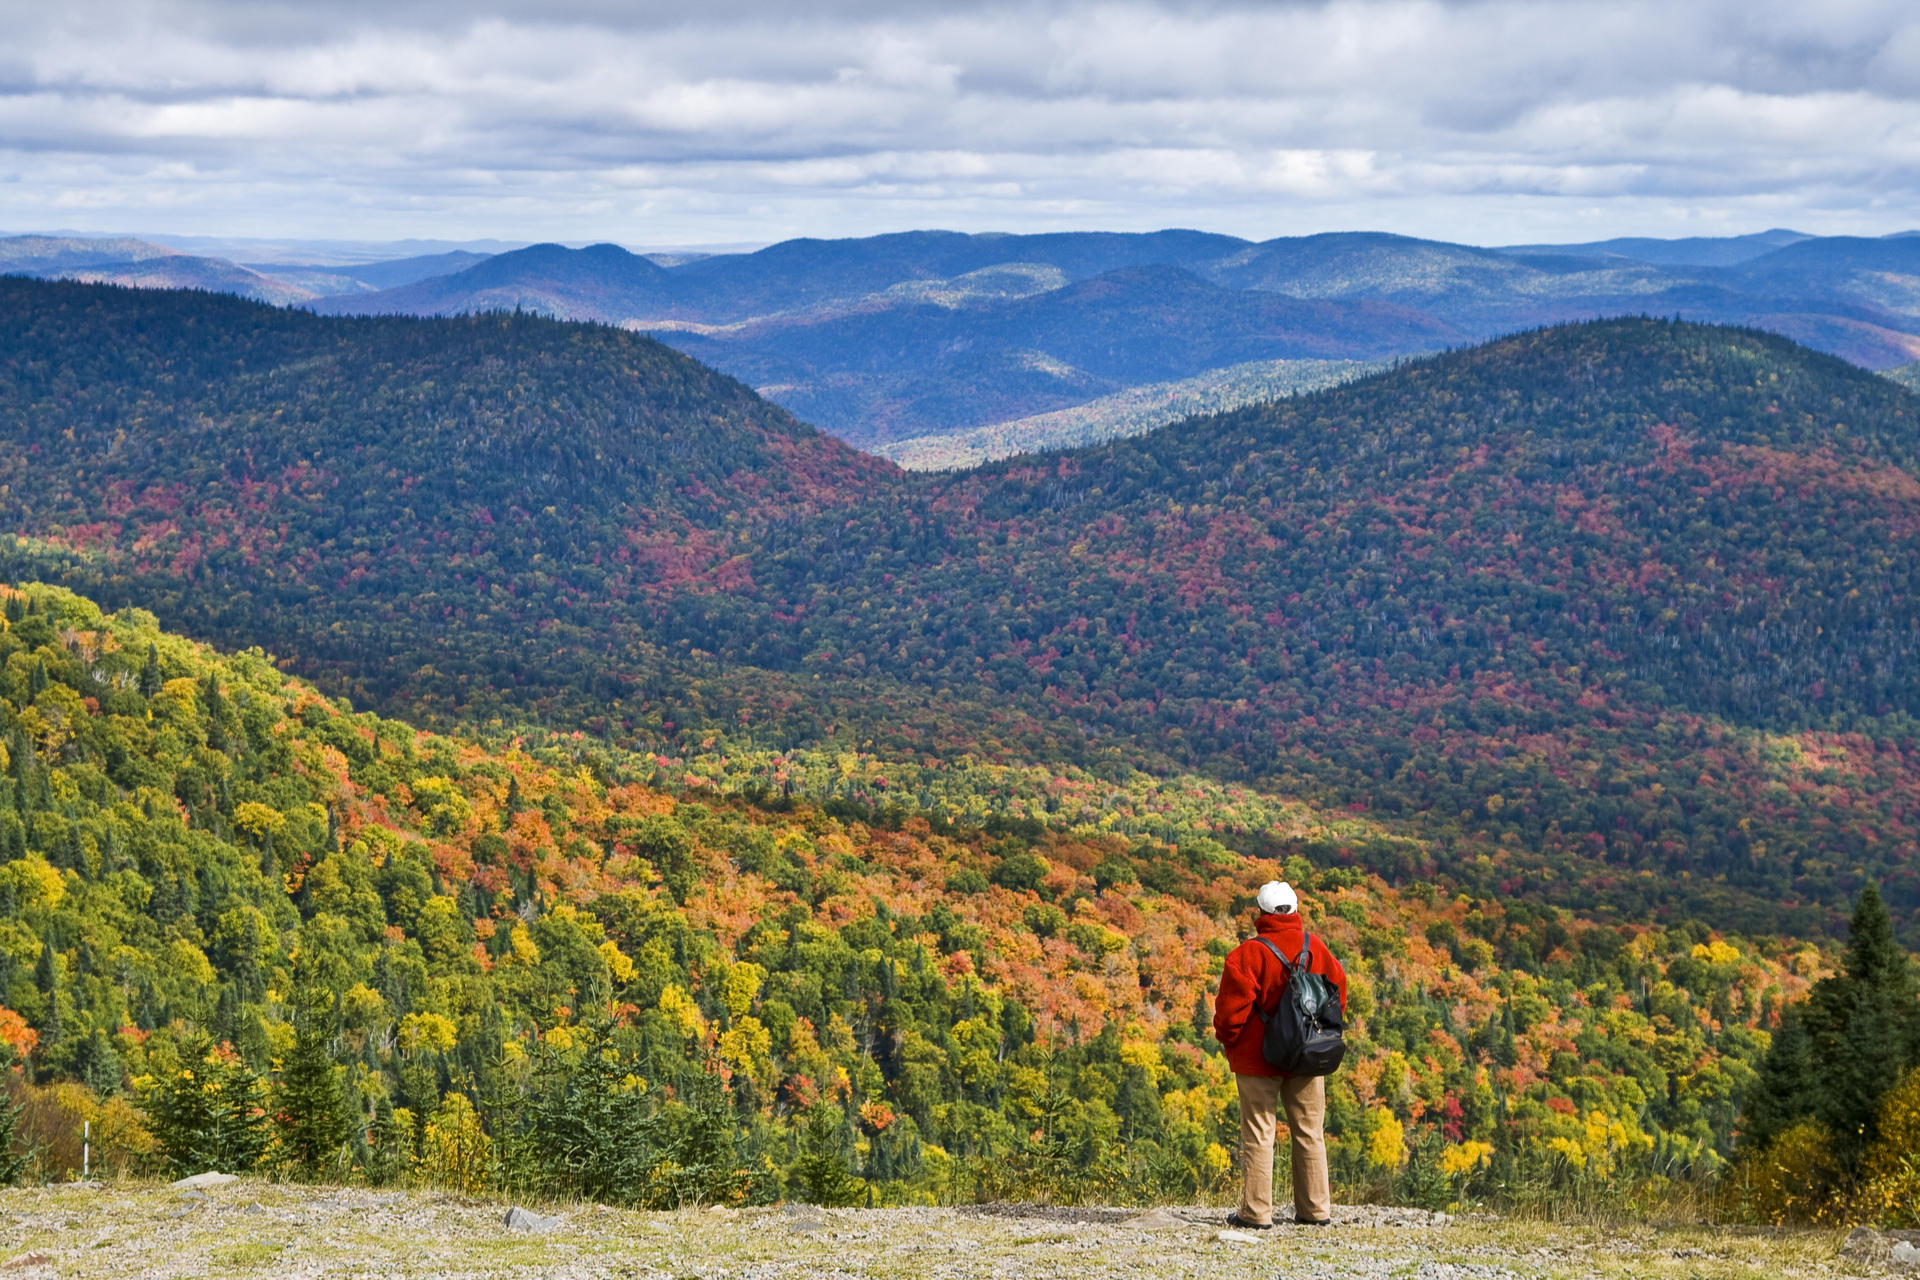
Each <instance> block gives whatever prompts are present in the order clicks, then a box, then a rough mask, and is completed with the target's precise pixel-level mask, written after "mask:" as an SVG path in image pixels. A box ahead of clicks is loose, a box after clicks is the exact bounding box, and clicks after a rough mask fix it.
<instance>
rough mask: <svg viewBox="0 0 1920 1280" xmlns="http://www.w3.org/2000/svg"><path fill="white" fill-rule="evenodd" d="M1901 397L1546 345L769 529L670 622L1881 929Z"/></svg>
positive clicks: (1462, 832)
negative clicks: (1858, 879)
mask: <svg viewBox="0 0 1920 1280" xmlns="http://www.w3.org/2000/svg"><path fill="white" fill-rule="evenodd" d="M1915 412H1916V403H1915V402H1914V401H1913V400H1912V399H1911V398H1910V397H1909V396H1908V395H1907V394H1906V393H1904V392H1902V391H1901V390H1899V389H1898V388H1896V387H1894V386H1893V385H1892V384H1890V383H1889V382H1887V381H1885V380H1882V379H1879V378H1876V377H1873V376H1871V375H1867V374H1864V373H1861V372H1859V371H1857V370H1854V369H1851V368H1849V367H1847V366H1845V365H1843V364H1841V363H1840V362H1838V361H1836V360H1832V359H1830V358H1827V357H1821V356H1816V355H1813V354H1812V353H1808V352H1805V351H1803V350H1799V349H1796V348H1794V347H1792V346H1791V345H1790V344H1788V343H1786V342H1784V341H1782V340H1779V339H1775V338H1769V337H1766V336H1763V335H1759V334H1754V333H1750V332H1748V333H1742V332H1733V331H1727V330H1714V329H1702V328H1696V327H1692V326H1685V325H1681V326H1673V325H1668V324H1664V323H1650V322H1637V321H1636V322H1612V323H1606V324H1598V325H1592V326H1586V327H1576V328H1568V329H1559V330H1550V331H1546V332H1543V333H1538V334H1533V335H1528V336H1526V337H1523V338H1519V339H1514V340H1510V341H1506V342H1502V343H1496V344H1492V345H1490V346H1487V347H1484V348H1479V349H1476V350H1474V351H1471V352H1464V353H1459V354H1456V355H1450V356H1445V357H1439V358H1436V359H1433V360H1430V361H1426V362H1423V363H1419V364H1416V365H1413V366H1409V367H1407V368H1404V369H1401V370H1398V371H1395V372H1393V373H1391V374H1384V375H1380V376H1378V377H1375V378H1372V379H1369V380H1366V381H1363V382H1360V383H1356V384H1353V385H1351V386H1348V387H1343V388H1338V389H1335V390H1332V391H1327V392H1322V393H1318V394H1315V395H1312V396H1307V397H1303V398H1300V399H1297V400H1294V401H1288V402H1283V403H1282V404H1279V405H1275V406H1272V407H1268V408H1262V409H1253V410H1245V411H1241V412H1240V413H1237V414H1231V415H1227V416H1224V417H1221V418H1218V419H1214V420H1212V421H1211V422H1209V423H1206V424H1187V425H1184V426H1182V427H1180V428H1177V429H1169V430H1164V431H1160V432H1156V433H1153V434H1151V435H1147V436H1143V437H1139V438H1137V439H1133V440H1128V441H1122V442H1115V443H1113V444H1109V445H1106V446H1102V447H1099V448H1095V449H1090V450H1085V451H1082V452H1079V453H1074V454H1068V455H1064V456H1060V457H1057V458H1045V459H1036V460H1032V461H1019V462H1012V463H1003V464H997V465H994V466H989V467H986V468H983V469H981V470H979V471H977V472H971V473H962V474H960V475H958V476H955V477H953V478H951V479H943V480H940V481H937V482H935V483H933V484H931V485H929V486H928V487H926V488H925V489H923V490H921V491H920V492H919V493H918V494H917V495H916V498H915V500H914V501H913V503H912V505H911V506H905V507H904V509H903V508H902V504H900V503H899V501H898V500H896V499H893V498H888V499H886V500H885V504H884V505H883V504H882V503H878V502H876V503H870V504H868V505H867V506H866V507H865V508H863V509H862V510H860V511H857V512H855V513H852V514H850V515H847V516H836V518H835V519H834V521H833V524H832V527H831V528H830V529H821V530H818V531H816V532H813V533H809V532H807V531H806V530H805V529H804V527H802V528H796V529H783V530H781V531H780V532H779V533H778V535H777V539H776V540H772V541H771V542H770V545H769V546H768V547H767V548H766V549H765V550H763V551H761V552H759V553H757V554H756V556H755V557H754V559H753V561H752V573H751V580H752V582H753V584H754V585H753V587H752V588H751V589H750V590H743V591H740V592H736V593H732V594H730V595H729V596H727V597H726V598H724V600H722V599H717V598H698V599H696V598H692V597H681V598H679V599H678V600H676V601H675V602H674V612H673V613H672V615H671V616H670V617H668V618H667V619H666V620H665V621H664V622H663V623H662V624H661V625H662V628H663V631H664V634H666V635H667V636H670V637H671V638H672V639H674V640H680V641H683V642H685V643H689V644H692V645H694V646H697V647H700V648H703V649H706V650H708V651H710V652H714V653H717V654H720V655H722V656H731V657H733V658H736V659H737V660H739V661H743V662H751V663H755V664H759V665H763V666H768V667H776V668H780V667H789V666H792V667H797V668H799V669H802V670H808V671H813V672H817V673H820V674H821V675H823V676H824V675H828V674H830V673H833V672H835V671H842V672H854V671H858V672H866V673H871V672H873V671H875V670H876V669H878V670H881V671H890V672H894V673H897V674H899V675H900V676H902V677H903V678H908V679H912V680H915V681H918V682H924V683H925V684H927V685H928V686H932V687H941V686H945V687H959V688H965V687H969V686H972V687H984V688H986V689H989V690H992V691H993V694H994V695H995V696H996V697H1003V698H1006V699H1008V700H1009V701H1012V702H1014V704H1015V705H1026V704H1031V705H1041V706H1046V707H1049V708H1052V709H1054V710H1056V711H1057V712H1058V713H1059V714H1060V715H1061V716H1062V717H1063V718H1067V719H1070V720H1072V721H1073V722H1074V723H1076V724H1077V725H1078V726H1080V728H1081V731H1082V732H1083V733H1084V734H1085V735H1086V739H1085V740H1084V742H1083V743H1082V744H1080V748H1079V749H1080V750H1081V751H1082V752H1091V753H1097V752H1098V751H1100V750H1101V749H1102V748H1103V747H1106V746H1107V745H1108V744H1112V745H1113V746H1120V745H1121V744H1122V743H1124V742H1125V741H1126V740H1127V739H1129V738H1135V739H1139V738H1147V739H1150V740H1153V741H1156V742H1158V743H1160V744H1162V745H1163V747H1164V749H1166V750H1167V751H1169V753H1170V754H1172V755H1174V757H1175V758H1176V759H1179V760H1181V761H1183V762H1184V763H1186V764H1188V765H1189V766H1193V767H1198V768H1200V769H1202V770H1203V771H1208V772H1214V773H1216V774H1223V775H1231V774H1233V773H1241V774H1243V775H1246V776H1253V777H1267V778H1269V779H1271V780H1273V781H1274V782H1275V784H1276V785H1277V786H1278V788H1279V789H1280V790H1282V791H1291V792H1296V793H1297V792H1301V791H1305V792H1307V793H1309V794H1316V795H1323V796H1328V797H1329V798H1333V799H1337V800H1339V801H1341V802H1343V803H1351V804H1354V805H1359V806H1363V807H1365V808H1366V809H1368V810H1369V811H1371V812H1373V813H1376V814H1379V815H1382V816H1386V817H1394V816H1402V817H1406V818H1409V819H1417V822H1418V824H1419V826H1418V829H1421V830H1423V831H1425V832H1428V833H1430V834H1432V835H1434V836H1435V837H1436V838H1437V839H1438V840H1439V841H1440V843H1441V844H1442V846H1443V847H1444V846H1445V845H1446V844H1447V843H1448V842H1450V841H1452V840H1455V839H1458V840H1462V841H1465V842H1467V844H1466V846H1465V847H1472V848H1475V849H1476V853H1475V855H1474V856H1475V858H1476V859H1477V858H1478V857H1479V856H1481V854H1482V853H1484V854H1485V855H1488V861H1489V862H1490V864H1491V867H1490V868H1488V867H1487V864H1485V863H1482V864H1480V865H1482V867H1483V868H1485V869H1484V870H1483V873H1482V874H1484V876H1485V878H1484V879H1482V880H1480V881H1478V882H1477V883H1480V884H1482V885H1483V886H1485V887H1487V888H1492V887H1494V886H1496V885H1498V886H1500V887H1502V888H1503V889H1505V890H1506V891H1509V892H1510V891H1513V890H1514V889H1516V888H1519V887H1522V886H1525V887H1528V888H1530V889H1532V890H1535V891H1546V892H1556V890H1555V889H1553V888H1552V886H1553V885H1555V884H1556V883H1558V884H1561V885H1569V884H1570V883H1573V884H1578V885H1579V886H1580V892H1581V893H1583V894H1595V893H1597V894H1600V895H1601V896H1602V897H1604V898H1607V899H1615V900H1619V901H1623V902H1634V903H1637V906H1636V907H1635V908H1634V909H1637V910H1644V909H1646V908H1647V907H1648V906H1650V905H1652V902H1653V901H1657V900H1660V899H1663V898H1670V897H1671V896H1674V895H1679V896H1682V897H1686V898H1694V899H1704V900H1711V901H1713V902H1714V903H1715V907H1714V909H1715V911H1717V912H1726V913H1728V914H1727V915H1724V916H1720V917H1718V918H1746V917H1745V914H1744V913H1745V912H1747V911H1749V910H1769V908H1762V907H1761V906H1760V905H1759V904H1761V903H1770V904H1773V907H1772V908H1771V909H1772V910H1778V909H1779V908H1780V907H1783V906H1784V907H1786V909H1787V910H1789V911H1793V910H1796V909H1798V908H1799V907H1802V906H1804V905H1810V904H1811V903H1812V902H1814V901H1818V900H1821V899H1825V900H1827V901H1833V900H1834V899H1833V898H1832V896H1831V895H1832V892H1833V891H1832V888H1831V887H1830V886H1833V885H1837V884H1839V883H1843V882H1847V881H1848V880H1849V879H1850V877H1851V876H1852V875H1853V874H1855V873H1856V872H1855V870H1854V869H1856V868H1866V867H1871V868H1875V869H1877V870H1878V871H1879V872H1880V873H1881V874H1884V875H1885V876H1887V877H1888V880H1889V892H1890V894H1892V895H1893V896H1894V897H1895V898H1896V900H1897V901H1899V902H1901V903H1903V904H1907V909H1910V907H1911V904H1913V903H1914V902H1915V901H1916V892H1917V891H1920V884H1916V882H1915V879H1914V872H1913V861H1912V852H1913V849H1912V845H1911V838H1912V837H1911V835H1910V834H1908V832H1909V830H1910V828H1909V823H1910V821H1911V818H1912V816H1913V810H1912V808H1911V806H1912V803H1913V801H1912V796H1913V785H1914V778H1913V776H1912V775H1911V773H1910V772H1909V770H1910V765H1909V764H1908V763H1907V762H1908V760H1909V758H1910V754H1909V753H1910V742H1911V730H1910V728H1909V726H1910V723H1911V721H1910V719H1909V717H1911V716H1912V714H1913V713H1914V711H1915V709H1916V697H1917V696H1920V687H1916V686H1915V685H1914V683H1913V682H1912V678H1911V676H1910V674H1909V673H1910V672H1911V671H1912V670H1913V666H1912V659H1911V653H1910V645H1911V643H1912V639H1911V637H1912V636H1913V635H1914V634H1915V632H1914V622H1915V620H1914V611H1915V608H1916V602H1915V598H1914V595H1913V586H1912V583H1911V581H1910V567H1911V565H1912V563H1913V556H1912V548H1911V542H1910V540H1911V537H1912V533H1913V530H1914V529H1915V527H1916V525H1915V523H1914V517H1915V514H1916V511H1915V503H1916V500H1917V499H1920V480H1916V475H1915V453H1914V449H1915V446H1914V438H1915V437H1914V432H1913V423H1914V415H1915ZM1841 531H1844V534H1843V533H1842V532H1841ZM849 600H860V601H870V602H872V604H871V606H870V607H869V606H868V605H865V604H863V605H862V607H861V608H859V609H848V608H845V607H835V605H834V604H833V602H835V601H849ZM1842 796H1844V797H1845V805H1846V810H1845V813H1846V817H1845V819H1844V820H1842V819H1840V818H1839V817H1838V815H1837V812H1836V806H1837V805H1838V804H1839V803H1840V802H1841V797H1842ZM1763 829H1764V834H1761V831H1762V830H1763ZM1463 851H1464V848H1463ZM1455 856H1456V857H1457V856H1458V855H1455ZM1443 865H1449V866H1453V865H1455V864H1454V863H1453V860H1452V859H1451V858H1444V857H1443ZM1456 874H1467V873H1466V872H1464V871H1456ZM1823 885H1824V886H1829V887H1824V888H1823V887H1822V886H1823ZM1788 904H1792V905H1788Z"/></svg>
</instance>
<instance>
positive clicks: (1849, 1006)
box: [1806, 883, 1916, 1167]
mask: <svg viewBox="0 0 1920 1280" xmlns="http://www.w3.org/2000/svg"><path fill="white" fill-rule="evenodd" d="M1915 1016H1916V1015H1915V1006H1914V977H1913V969H1912V965H1911V963H1910V962H1909V961H1908V959H1907V955H1906V953H1905V952H1904V951H1902V950H1901V948H1900V944H1899V943H1898V942H1896V941H1895V940H1894V936H1893V921H1892V919H1891V918H1890V917H1889V916H1888V914H1887V906H1886V903H1885V902H1884V901H1882V900H1881V897H1880V890H1879V888H1878V886H1876V885H1873V884H1871V883H1869V884H1868V885H1867V887H1866V888H1865V889H1863V890H1862V891H1861V893H1860V901H1859V903H1858V904H1857V905H1856V906H1855V908H1854V912H1853V924H1852V929H1851V931H1850V934H1849V937H1848V940H1847V955H1846V962H1845V966H1844V968H1843V969H1842V971H1841V972H1840V973H1837V974H1835V975H1834V976H1833V977H1831V978H1827V979H1825V980H1824V981H1822V982H1820V983H1819V984H1818V985H1817V986H1815V988H1814V990H1813V992H1812V994H1811V996H1810V997H1809V999H1808V1002H1807V1014H1806V1018H1807V1030H1808V1033H1809V1039H1810V1041H1811V1049H1810V1055H1809V1056H1810V1059H1811V1066H1812V1080H1811V1086H1810V1087H1811V1089H1812V1091H1813V1095H1814V1107H1813V1114H1814V1116H1815V1118H1816V1119H1818V1120H1819V1121H1820V1122H1821V1123H1822V1124H1823V1125H1825V1126H1826V1128H1827V1131H1828V1132H1829V1133H1830V1134H1832V1135H1833V1140H1834V1146H1835V1149H1836V1153H1837V1154H1838V1155H1839V1156H1840V1157H1841V1160H1842V1162H1843V1163H1845V1164H1846V1165H1847V1166H1848V1167H1851V1166H1852V1165H1853V1163H1854V1162H1855V1161H1856V1160H1857V1159H1858V1158H1859V1156H1860V1154H1861V1153H1862V1152H1863V1151H1865V1150H1866V1148H1867V1147H1868V1146H1870V1145H1872V1143H1873V1140H1874V1138H1875V1137H1876V1136H1877V1129H1878V1126H1877V1113H1878V1111H1879V1107H1880V1100H1881V1098H1882V1097H1884V1096H1885V1095H1886V1092H1887V1091H1888V1090H1889V1089H1891V1088H1893V1086H1894V1085H1895V1084H1896V1083H1898V1082H1899V1079H1900V1076H1901V1074H1902V1073H1903V1072H1904V1071H1905V1070H1906V1069H1907V1068H1908V1067H1909V1066H1911V1065H1913V1063H1912V1060H1911V1055H1912V1052H1913V1037H1914V1021H1915Z"/></svg>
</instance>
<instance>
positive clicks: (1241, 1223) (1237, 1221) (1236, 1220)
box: [1227, 1209, 1273, 1231]
mask: <svg viewBox="0 0 1920 1280" xmlns="http://www.w3.org/2000/svg"><path fill="white" fill-rule="evenodd" d="M1227 1225H1228V1226H1229V1227H1237V1228H1238V1229H1239V1230H1241V1231H1271V1230H1273V1224H1272V1223H1271V1222H1248V1221H1246V1220H1245V1219H1243V1218H1242V1217H1241V1216H1240V1211H1239V1210H1238V1209H1235V1210H1234V1211H1233V1212H1232V1213H1230V1214H1228V1215H1227Z"/></svg>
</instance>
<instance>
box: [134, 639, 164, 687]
mask: <svg viewBox="0 0 1920 1280" xmlns="http://www.w3.org/2000/svg"><path fill="white" fill-rule="evenodd" d="M163 683H164V681H162V680H161V678H160V650H159V648H158V647H157V646H156V645H155V644H154V643H153V642H152V641H151V640H149V641H148V642H147V661H146V664H145V665H144V666H142V667H141V668H140V696H141V697H143V698H151V697H152V696H153V695H154V694H156V693H158V692H160V686H161V684H163Z"/></svg>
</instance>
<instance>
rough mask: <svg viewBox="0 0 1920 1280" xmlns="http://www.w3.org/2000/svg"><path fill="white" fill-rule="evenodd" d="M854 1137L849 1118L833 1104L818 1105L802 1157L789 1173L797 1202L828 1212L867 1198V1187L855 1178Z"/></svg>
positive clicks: (811, 1117) (805, 1134) (804, 1139)
mask: <svg viewBox="0 0 1920 1280" xmlns="http://www.w3.org/2000/svg"><path fill="white" fill-rule="evenodd" d="M852 1145H853V1138H852V1134H851V1133H850V1132H849V1131H848V1125H847V1123H846V1117H845V1116H843V1115H842V1114H841V1113H840V1109H839V1108H838V1107H836V1106H834V1105H833V1104H832V1103H829V1102H824V1101H823V1102H816V1103H814V1104H813V1109H812V1110H811V1111H809V1112H808V1113H807V1127H806V1129H804V1130H803V1131H802V1132H801V1135H800V1157H799V1159H797V1160H795V1161H794V1162H793V1167H792V1168H791V1169H789V1170H788V1172H787V1178H788V1181H789V1183H790V1184H791V1185H790V1187H789V1190H790V1191H792V1192H793V1193H794V1197H795V1198H796V1199H803V1200H805V1201H806V1202H807V1203H809V1204H817V1205H819V1206H821V1207H822V1208H825V1209H839V1208H845V1207H846V1206H848V1205H854V1204H858V1203H860V1201H861V1200H863V1199H864V1198H865V1197H866V1194H867V1184H866V1183H865V1182H864V1181H862V1180H861V1179H859V1178H856V1177H854V1176H853V1169H852V1167H851V1166H852V1160H851V1158H850V1155H851V1153H850V1148H851V1147H852Z"/></svg>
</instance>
